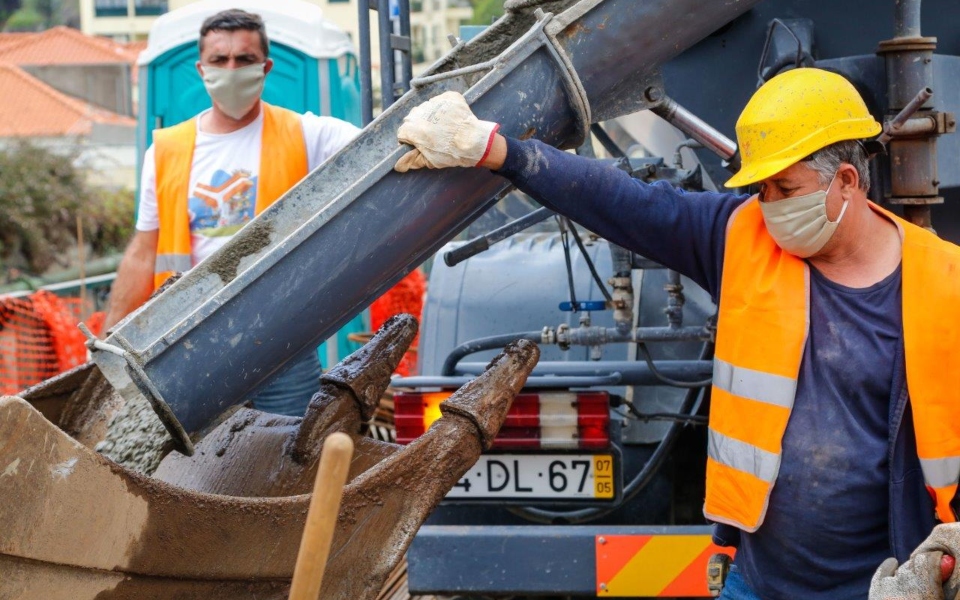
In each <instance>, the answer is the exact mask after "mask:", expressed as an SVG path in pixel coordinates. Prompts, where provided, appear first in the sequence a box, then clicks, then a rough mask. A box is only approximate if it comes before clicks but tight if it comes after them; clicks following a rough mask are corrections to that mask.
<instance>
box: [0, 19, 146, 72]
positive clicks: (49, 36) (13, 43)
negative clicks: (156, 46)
mask: <svg viewBox="0 0 960 600" xmlns="http://www.w3.org/2000/svg"><path fill="white" fill-rule="evenodd" d="M7 35H9V34H7ZM135 60H136V55H133V54H131V53H130V52H129V51H128V50H127V49H126V48H125V47H124V46H123V45H122V44H118V43H116V42H114V41H112V40H109V39H107V38H101V37H94V36H90V35H85V34H83V33H81V32H80V31H78V30H76V29H71V28H70V27H63V26H59V27H53V28H51V29H47V30H46V31H41V32H39V33H34V34H27V35H23V36H22V37H19V39H16V38H10V39H9V41H7V42H3V41H2V38H0V61H3V62H8V63H13V64H15V65H86V64H102V63H130V62H133V61H135Z"/></svg>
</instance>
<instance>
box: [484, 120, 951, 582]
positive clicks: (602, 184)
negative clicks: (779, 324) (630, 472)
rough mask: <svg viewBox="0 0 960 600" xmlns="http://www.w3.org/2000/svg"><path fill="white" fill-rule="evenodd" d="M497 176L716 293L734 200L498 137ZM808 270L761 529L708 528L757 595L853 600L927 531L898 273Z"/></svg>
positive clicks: (928, 512) (737, 199)
mask: <svg viewBox="0 0 960 600" xmlns="http://www.w3.org/2000/svg"><path fill="white" fill-rule="evenodd" d="M498 173H499V174H500V175H502V176H504V177H507V178H508V179H510V180H511V181H512V182H513V183H514V184H515V185H516V186H517V187H518V188H519V189H521V190H522V191H524V192H526V193H527V194H529V195H530V196H532V197H533V198H534V199H536V200H537V201H538V202H540V203H541V204H543V205H544V206H547V207H549V208H551V209H553V210H555V211H557V212H559V213H562V214H564V215H566V216H568V217H570V218H572V219H573V220H575V221H577V222H578V223H581V224H582V225H584V226H585V227H587V228H589V229H590V230H592V231H594V232H596V233H598V234H600V235H602V236H603V237H605V238H607V239H609V240H610V241H612V242H614V243H616V244H619V245H621V246H623V247H626V248H629V249H631V250H633V251H635V252H637V253H639V254H642V255H643V256H646V257H647V258H650V259H653V260H655V261H657V262H659V263H661V264H663V265H665V266H667V267H669V268H672V269H674V270H676V271H679V272H680V273H683V274H684V275H686V276H687V277H689V278H690V279H692V280H694V281H695V282H697V283H698V284H699V285H700V286H701V287H703V288H704V289H705V290H707V291H708V292H709V293H710V294H711V296H712V297H713V298H714V300H717V299H718V298H719V295H720V285H721V275H722V269H723V260H724V245H725V243H726V229H727V222H728V220H729V218H730V215H731V214H732V212H733V211H734V210H735V209H736V208H737V207H738V206H739V205H740V204H741V203H743V202H744V201H746V199H747V196H742V195H735V194H726V193H715V192H699V193H690V192H684V191H682V190H677V189H675V188H673V187H672V186H670V185H669V184H666V183H663V182H660V183H654V184H646V183H644V182H641V181H638V180H636V179H633V178H631V177H630V176H629V175H628V174H626V173H625V172H623V171H621V170H619V169H617V168H615V167H612V166H610V165H606V164H604V163H601V162H599V161H593V160H589V159H584V158H582V157H578V156H576V155H573V154H570V153H566V152H561V151H559V150H557V149H555V148H552V147H550V146H548V145H545V144H543V143H541V142H538V141H535V140H529V141H518V140H513V139H509V138H508V140H507V157H506V162H505V163H504V165H503V167H502V168H501V169H500V170H499V171H498ZM811 272H812V276H811V291H810V331H809V332H808V340H807V344H806V346H805V348H804V355H803V360H802V364H801V370H800V374H799V378H798V388H797V397H796V399H795V402H794V408H793V411H792V413H791V416H790V421H789V425H788V427H787V433H786V434H785V435H784V439H783V445H782V446H783V448H782V462H781V467H780V472H779V474H778V477H777V480H776V485H775V486H774V489H773V492H772V493H771V496H770V502H769V507H768V510H767V514H766V517H765V520H764V524H763V525H762V526H761V527H760V529H759V530H758V531H757V532H756V533H753V534H748V533H740V534H739V535H734V534H732V533H731V528H729V527H728V526H718V529H719V533H720V535H719V536H718V537H719V538H722V539H726V540H727V541H731V542H733V543H736V544H738V545H739V550H738V554H737V559H736V564H737V565H738V568H739V570H740V572H741V573H742V575H743V577H744V579H745V581H746V582H747V584H748V585H749V586H750V587H751V589H753V590H754V591H755V592H756V593H757V594H758V595H760V597H762V598H765V599H767V598H770V599H778V598H783V599H787V598H800V597H802V598H814V599H828V598H829V599H834V598H838V599H839V598H844V599H846V598H866V597H867V590H868V588H869V580H870V576H871V575H872V573H873V570H874V569H875V568H876V566H877V565H879V563H880V562H882V560H883V559H884V558H886V557H887V556H890V555H896V556H897V557H898V558H900V559H901V560H903V559H904V558H905V555H906V553H908V552H909V551H910V550H911V549H912V548H913V547H914V546H915V545H916V544H918V543H919V542H920V541H921V540H922V539H923V537H925V536H926V535H927V534H928V533H929V531H930V529H931V528H932V527H933V519H932V504H931V503H930V500H929V497H926V494H925V492H924V491H923V486H922V477H920V475H919V461H918V460H917V458H916V449H915V448H916V445H915V441H914V437H913V431H912V429H913V428H912V425H911V423H910V422H909V411H907V410H906V405H907V395H906V388H905V382H904V379H903V356H902V334H901V330H902V326H901V310H900V297H901V294H900V284H901V280H900V270H899V269H897V270H896V271H895V272H894V273H892V274H890V276H889V277H887V278H886V279H884V280H883V281H881V282H878V283H877V284H875V285H873V286H870V287H868V288H862V289H852V288H847V287H845V286H842V285H838V284H836V283H834V282H831V281H829V280H828V279H826V277H824V276H823V275H821V274H820V273H818V272H816V270H815V269H811ZM901 424H903V426H901ZM733 531H735V530H733ZM730 538H733V539H730ZM737 538H739V539H737Z"/></svg>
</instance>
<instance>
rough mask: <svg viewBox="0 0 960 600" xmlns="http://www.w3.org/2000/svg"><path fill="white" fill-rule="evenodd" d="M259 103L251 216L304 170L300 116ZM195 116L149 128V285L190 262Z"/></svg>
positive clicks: (158, 284)
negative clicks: (152, 245) (155, 234)
mask: <svg viewBox="0 0 960 600" xmlns="http://www.w3.org/2000/svg"><path fill="white" fill-rule="evenodd" d="M261 106H262V110H263V133H262V134H261V138H260V173H259V175H258V179H257V205H256V207H255V209H254V211H255V214H257V215H259V214H260V213H261V212H263V211H264V210H265V209H266V208H267V207H268V206H270V205H271V204H273V203H274V202H275V201H276V200H277V199H278V198H280V196H282V195H283V194H284V193H286V191H287V190H289V189H290V188H291V187H293V186H294V185H295V184H296V183H297V182H298V181H300V180H301V179H303V178H304V177H305V176H306V174H307V171H308V164H307V144H306V141H305V140H304V138H303V127H302V126H301V124H300V115H298V114H297V113H295V112H293V111H291V110H287V109H285V108H280V107H278V106H271V105H270V104H267V103H266V102H262V103H261ZM197 118H199V117H195V118H193V119H189V120H187V121H184V122H183V123H180V124H178V125H174V126H173V127H167V128H165V129H158V130H156V131H155V132H154V137H153V147H154V153H155V158H156V168H157V212H158V214H159V217H160V233H159V239H158V240H157V259H156V263H155V265H154V274H153V285H154V288H158V287H160V285H161V284H162V283H163V282H164V281H166V279H167V278H168V277H170V276H171V275H173V274H174V273H175V272H177V271H187V270H189V269H190V267H192V266H193V265H192V262H191V250H192V245H191V241H190V214H189V211H188V206H187V202H188V200H189V196H190V190H189V189H188V188H189V187H190V170H191V169H192V167H193V148H194V145H195V143H196V140H197V121H196V120H197Z"/></svg>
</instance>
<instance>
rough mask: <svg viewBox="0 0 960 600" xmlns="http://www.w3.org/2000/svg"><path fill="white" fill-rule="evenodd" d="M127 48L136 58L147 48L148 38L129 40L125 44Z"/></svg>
mask: <svg viewBox="0 0 960 600" xmlns="http://www.w3.org/2000/svg"><path fill="white" fill-rule="evenodd" d="M123 47H124V48H126V49H127V52H128V53H130V55H131V56H133V59H134V60H136V59H137V57H138V56H139V55H140V53H141V52H143V51H144V50H146V49H147V40H137V41H135V42H127V43H125V44H124V45H123Z"/></svg>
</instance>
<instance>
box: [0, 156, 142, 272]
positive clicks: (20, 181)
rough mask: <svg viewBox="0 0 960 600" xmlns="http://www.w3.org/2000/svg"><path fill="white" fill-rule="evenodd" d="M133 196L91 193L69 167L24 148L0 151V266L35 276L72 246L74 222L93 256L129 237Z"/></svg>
mask: <svg viewBox="0 0 960 600" xmlns="http://www.w3.org/2000/svg"><path fill="white" fill-rule="evenodd" d="M132 214H133V195H132V194H131V193H130V192H116V191H108V190H102V189H98V188H93V187H91V186H89V185H87V183H86V182H85V181H84V177H83V174H82V173H81V172H80V171H79V170H77V168H76V167H75V166H74V164H73V157H71V156H63V155H59V154H55V153H53V152H51V151H49V150H46V149H44V148H41V147H39V146H36V145H33V144H30V143H28V142H19V143H16V144H14V145H13V146H11V147H9V148H6V149H4V150H0V264H2V265H4V266H5V267H16V268H18V269H21V270H23V271H26V272H28V273H31V274H34V275H39V274H42V273H44V272H45V271H47V270H48V269H50V268H51V267H53V266H55V265H60V266H63V267H65V266H67V263H68V261H67V259H66V258H65V255H66V254H67V252H68V251H69V250H72V249H74V248H76V246H77V216H78V215H80V217H81V223H82V224H83V233H84V238H85V239H84V242H85V244H88V245H89V250H92V251H93V252H94V253H104V252H110V251H114V250H119V249H120V247H121V246H122V244H124V243H125V241H126V240H127V238H128V237H129V236H130V234H131V233H132V219H131V215H132Z"/></svg>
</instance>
